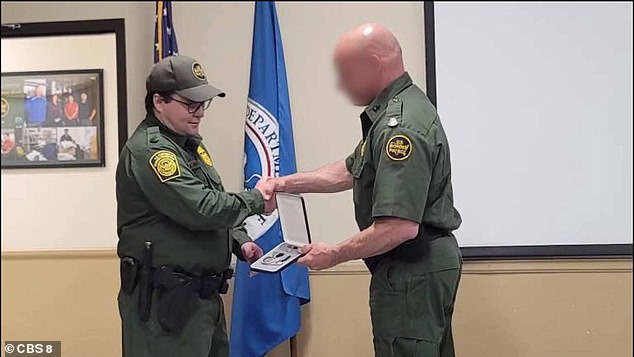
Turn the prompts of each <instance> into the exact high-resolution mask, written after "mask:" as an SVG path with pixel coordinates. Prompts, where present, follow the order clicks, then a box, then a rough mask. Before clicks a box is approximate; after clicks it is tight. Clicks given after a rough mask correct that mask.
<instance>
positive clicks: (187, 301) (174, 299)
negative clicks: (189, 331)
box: [154, 266, 233, 332]
mask: <svg viewBox="0 0 634 357" xmlns="http://www.w3.org/2000/svg"><path fill="white" fill-rule="evenodd" d="M232 276H233V270H231V269H227V270H226V271H224V272H223V273H221V274H207V275H202V276H197V275H191V274H189V273H187V272H183V271H179V270H176V269H174V268H171V267H168V266H162V267H160V268H158V269H157V271H156V273H155V277H154V279H155V280H154V285H155V287H156V288H157V289H158V295H157V296H158V301H157V304H158V305H157V317H158V321H159V324H160V325H161V328H163V330H165V331H166V332H174V331H179V330H180V329H181V328H182V327H183V326H184V325H185V323H186V322H187V321H188V320H189V318H190V317H191V313H192V311H193V310H194V304H196V303H197V301H196V295H198V297H200V298H201V299H203V300H212V299H213V298H214V297H215V296H217V295H218V294H224V293H226V292H227V290H228V288H229V284H228V283H227V280H228V279H230V278H231V277H232Z"/></svg>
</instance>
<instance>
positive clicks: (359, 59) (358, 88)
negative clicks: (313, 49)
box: [335, 46, 380, 106]
mask: <svg viewBox="0 0 634 357" xmlns="http://www.w3.org/2000/svg"><path fill="white" fill-rule="evenodd" d="M335 70H336V72H337V87H338V88H339V89H340V90H341V91H343V92H344V93H345V94H346V95H347V96H348V98H350V100H351V101H352V103H353V104H354V105H359V106H365V105H368V104H370V102H371V101H372V99H374V97H375V96H376V82H377V79H378V75H379V73H380V64H379V63H378V60H376V58H373V57H371V56H367V55H364V54H363V53H360V51H354V50H351V49H348V48H344V47H343V46H339V47H338V48H337V49H336V50H335Z"/></svg>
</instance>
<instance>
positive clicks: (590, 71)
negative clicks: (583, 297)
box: [424, 2, 632, 258]
mask: <svg viewBox="0 0 634 357" xmlns="http://www.w3.org/2000/svg"><path fill="white" fill-rule="evenodd" d="M424 8H425V37H426V38H425V46H426V54H427V59H426V65H427V66H426V67H427V68H426V71H427V93H428V96H429V97H430V99H431V100H432V101H433V102H434V103H435V104H437V107H438V112H439V114H440V117H441V121H442V123H443V126H444V128H445V130H446V132H447V135H448V138H449V143H450V146H451V159H452V166H453V171H452V174H453V185H454V198H455V204H456V207H457V208H458V210H459V211H460V213H461V214H462V217H463V225H462V227H461V228H460V229H459V230H458V231H457V232H456V236H457V238H458V241H459V242H460V245H461V247H463V251H464V253H465V257H467V258H469V257H471V258H478V257H480V258H487V257H530V256H610V255H616V256H618V255H630V256H631V254H632V3H630V2H628V3H625V2H623V3H609V2H600V3H570V2H566V3H521V2H520V3H504V2H491V3H474V2H467V3H455V2H436V3H432V2H426V3H425V6H424Z"/></svg>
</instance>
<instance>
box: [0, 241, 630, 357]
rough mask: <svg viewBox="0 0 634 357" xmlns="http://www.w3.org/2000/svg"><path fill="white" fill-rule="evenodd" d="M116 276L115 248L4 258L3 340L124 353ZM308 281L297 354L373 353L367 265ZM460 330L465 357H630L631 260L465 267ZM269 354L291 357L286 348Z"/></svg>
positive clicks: (71, 351)
mask: <svg viewBox="0 0 634 357" xmlns="http://www.w3.org/2000/svg"><path fill="white" fill-rule="evenodd" d="M117 270H118V260H117V259H116V256H115V252H114V251H111V250H103V251H92V252H86V251H83V252H81V251H80V252H75V253H71V252H61V253H60V252H48V253H47V252H39V253H3V255H2V275H3V276H2V336H1V338H2V340H21V339H43V340H44V339H51V340H62V348H63V356H65V357H84V356H91V357H112V356H118V355H119V351H120V333H121V332H120V327H119V326H120V321H119V316H118V312H117V310H116V293H117V289H118V283H119V282H118V276H117ZM310 279H311V287H312V302H311V303H310V304H308V305H307V306H305V307H304V308H303V324H302V330H301V332H300V334H299V336H298V345H299V352H300V354H299V355H300V356H302V357H323V356H333V357H339V356H341V357H344V356H345V357H365V356H370V355H372V353H371V348H372V345H371V332H370V331H371V330H370V321H369V311H368V292H367V290H368V282H369V275H368V274H367V272H366V270H365V268H364V267H363V266H362V265H360V264H359V263H356V262H353V263H349V264H345V265H343V266H340V267H337V268H335V269H333V270H329V271H325V272H313V273H312V274H311V278H310ZM227 298H228V301H230V295H229V296H227ZM228 308H229V307H228ZM454 333H455V339H456V348H457V352H458V356H463V357H511V356H512V357H550V356H553V357H597V356H610V357H626V356H631V355H632V261H631V260H596V261H590V260H577V261H555V260H551V261H516V262H503V261H496V262H467V263H466V264H465V268H464V274H463V278H462V281H461V286H460V291H459V294H458V299H457V305H456V312H455V317H454ZM271 356H273V357H282V356H288V345H284V346H282V348H280V349H279V351H278V352H276V353H274V354H271Z"/></svg>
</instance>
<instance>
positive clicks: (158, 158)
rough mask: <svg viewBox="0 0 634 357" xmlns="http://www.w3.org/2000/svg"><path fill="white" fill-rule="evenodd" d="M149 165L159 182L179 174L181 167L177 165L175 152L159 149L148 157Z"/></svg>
mask: <svg viewBox="0 0 634 357" xmlns="http://www.w3.org/2000/svg"><path fill="white" fill-rule="evenodd" d="M150 166H152V169H154V172H155V173H156V176H158V178H159V180H161V182H167V181H169V180H171V179H174V178H177V177H179V176H180V175H181V168H180V167H179V166H178V159H176V154H174V153H173V152H171V151H167V150H161V151H157V152H156V153H154V155H152V157H150Z"/></svg>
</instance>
